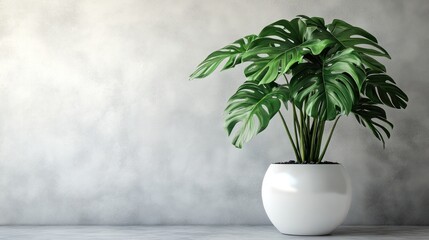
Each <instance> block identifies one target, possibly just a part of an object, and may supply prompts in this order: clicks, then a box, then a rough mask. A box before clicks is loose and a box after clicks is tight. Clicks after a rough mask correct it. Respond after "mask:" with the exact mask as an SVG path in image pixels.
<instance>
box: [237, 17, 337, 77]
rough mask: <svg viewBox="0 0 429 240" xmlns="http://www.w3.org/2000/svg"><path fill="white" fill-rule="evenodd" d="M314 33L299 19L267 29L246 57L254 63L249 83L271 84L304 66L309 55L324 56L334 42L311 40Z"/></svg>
mask: <svg viewBox="0 0 429 240" xmlns="http://www.w3.org/2000/svg"><path fill="white" fill-rule="evenodd" d="M310 30H311V29H308V28H307V25H306V23H305V22H304V21H302V20H301V19H299V18H295V19H293V20H292V21H287V20H284V19H283V20H280V21H277V22H275V23H273V24H270V25H268V26H267V27H265V28H264V29H263V30H262V31H261V32H260V34H259V35H258V38H257V39H256V40H255V41H253V42H252V44H251V47H250V49H249V50H248V51H247V52H246V53H245V54H244V55H243V59H244V60H245V61H249V62H252V63H251V64H250V65H249V66H248V67H247V68H246V69H245V70H244V73H245V75H246V77H247V79H248V80H252V81H256V82H258V83H259V84H267V83H270V82H272V81H274V80H276V79H277V77H278V75H279V74H284V73H286V72H287V71H288V70H289V69H290V67H291V66H292V65H293V64H295V63H297V62H301V61H302V60H303V57H304V55H305V54H308V53H311V54H313V55H317V54H320V53H321V52H322V50H323V49H325V48H326V47H327V46H328V45H329V44H332V43H333V40H331V39H307V38H306V36H308V35H309V31H310Z"/></svg>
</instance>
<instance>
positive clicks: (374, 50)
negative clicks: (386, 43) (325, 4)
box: [300, 15, 390, 72]
mask: <svg viewBox="0 0 429 240" xmlns="http://www.w3.org/2000/svg"><path fill="white" fill-rule="evenodd" d="M300 17H301V18H303V19H304V20H305V21H306V23H307V24H308V25H309V26H316V27H317V28H319V29H321V30H323V31H324V33H325V34H327V35H324V36H321V35H319V36H318V37H319V38H322V39H324V38H325V37H328V38H329V39H332V40H333V41H335V42H336V43H337V44H339V45H340V46H341V47H342V48H343V49H345V48H353V49H354V50H356V51H357V52H358V53H359V55H360V57H361V59H362V63H363V64H364V65H365V66H366V67H368V68H370V69H372V70H378V71H383V72H385V71H386V67H385V66H384V65H383V64H381V63H380V62H379V61H377V60H376V59H374V58H373V56H376V57H386V58H390V55H389V53H388V52H387V51H386V50H385V49H384V48H382V47H381V46H380V45H378V41H377V39H376V38H375V37H374V36H373V35H372V34H370V33H369V32H367V31H365V30H364V29H362V28H359V27H356V26H353V25H351V24H349V23H347V22H345V21H342V20H339V19H335V20H334V21H332V23H331V24H328V25H327V26H325V24H324V21H323V19H321V18H317V17H312V18H310V17H307V16H304V15H300Z"/></svg>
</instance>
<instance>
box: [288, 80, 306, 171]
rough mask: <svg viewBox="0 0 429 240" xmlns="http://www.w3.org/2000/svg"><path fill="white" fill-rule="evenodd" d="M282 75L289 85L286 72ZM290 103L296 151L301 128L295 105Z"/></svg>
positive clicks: (298, 146) (298, 145)
mask: <svg viewBox="0 0 429 240" xmlns="http://www.w3.org/2000/svg"><path fill="white" fill-rule="evenodd" d="M283 77H284V78H285V81H286V83H287V84H288V85H289V80H288V78H287V76H286V74H283ZM291 105H292V111H293V132H294V135H295V144H296V146H295V148H296V150H297V152H298V149H301V147H300V143H299V138H298V132H300V131H301V128H300V125H299V121H298V118H297V114H296V107H295V104H294V103H293V101H291ZM285 107H286V106H285ZM295 155H297V154H296V153H295ZM300 158H301V156H300ZM301 160H302V159H301ZM297 161H298V162H300V159H297Z"/></svg>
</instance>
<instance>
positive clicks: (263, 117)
mask: <svg viewBox="0 0 429 240" xmlns="http://www.w3.org/2000/svg"><path fill="white" fill-rule="evenodd" d="M287 100H289V89H288V88H287V87H285V86H278V85H277V84H275V83H271V84H262V85H258V84H257V83H256V82H254V81H246V82H245V83H244V84H243V85H241V86H240V87H239V89H238V90H237V92H236V93H235V94H234V95H233V96H232V97H231V98H230V99H229V101H228V106H227V107H226V109H225V128H226V130H227V132H228V135H231V134H232V132H233V130H234V129H235V128H236V131H235V133H234V137H233V140H232V143H233V144H234V145H235V146H236V147H237V148H241V147H242V146H243V144H244V143H246V142H248V141H249V140H250V139H251V138H252V137H254V136H255V135H256V134H258V133H260V132H261V131H263V130H264V129H265V128H266V127H267V126H268V123H269V121H270V120H271V118H272V117H273V116H274V115H275V114H276V113H277V112H278V111H279V110H280V106H281V104H282V102H285V101H287ZM237 124H238V125H237Z"/></svg>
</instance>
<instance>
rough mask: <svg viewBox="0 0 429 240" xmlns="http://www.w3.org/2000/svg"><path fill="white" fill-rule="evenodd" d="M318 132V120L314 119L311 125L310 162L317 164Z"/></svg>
mask: <svg viewBox="0 0 429 240" xmlns="http://www.w3.org/2000/svg"><path fill="white" fill-rule="evenodd" d="M317 130H318V119H317V118H314V119H313V123H312V124H311V130H310V133H311V141H310V144H311V146H310V161H311V162H316V161H317V160H316V157H315V153H316V152H315V150H316V148H317V143H316V136H317Z"/></svg>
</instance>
